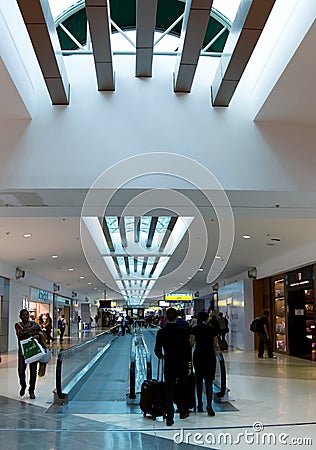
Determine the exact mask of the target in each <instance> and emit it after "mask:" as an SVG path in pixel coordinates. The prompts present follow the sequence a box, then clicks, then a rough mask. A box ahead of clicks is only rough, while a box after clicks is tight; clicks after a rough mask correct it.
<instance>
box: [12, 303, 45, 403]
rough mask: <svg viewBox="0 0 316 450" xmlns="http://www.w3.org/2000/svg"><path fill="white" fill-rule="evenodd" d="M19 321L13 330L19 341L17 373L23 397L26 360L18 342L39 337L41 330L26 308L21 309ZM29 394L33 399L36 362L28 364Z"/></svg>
mask: <svg viewBox="0 0 316 450" xmlns="http://www.w3.org/2000/svg"><path fill="white" fill-rule="evenodd" d="M19 317H20V319H21V321H20V322H17V323H15V324H14V328H15V332H16V335H17V338H18V343H19V352H18V375H19V381H20V386H21V389H20V396H21V397H23V396H24V394H25V390H26V386H27V385H26V376H25V375H26V373H25V372H26V362H25V359H24V356H23V353H22V349H21V344H20V342H21V341H23V340H24V339H28V338H30V337H34V338H37V339H39V338H40V333H41V332H42V329H41V327H40V326H39V325H38V324H37V323H36V322H33V321H32V322H31V321H30V315H29V312H28V310H27V309H21V311H20V315H19ZM29 371H30V377H29V395H30V399H32V400H33V399H35V384H36V375H37V362H32V363H30V364H29Z"/></svg>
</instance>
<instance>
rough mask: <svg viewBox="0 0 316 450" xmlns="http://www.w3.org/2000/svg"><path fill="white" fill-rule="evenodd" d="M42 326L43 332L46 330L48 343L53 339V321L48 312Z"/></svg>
mask: <svg viewBox="0 0 316 450" xmlns="http://www.w3.org/2000/svg"><path fill="white" fill-rule="evenodd" d="M44 328H45V332H46V342H47V344H48V345H49V344H50V341H52V343H53V342H54V340H55V338H53V336H52V329H53V321H52V318H51V316H50V315H49V313H46V319H45V321H44Z"/></svg>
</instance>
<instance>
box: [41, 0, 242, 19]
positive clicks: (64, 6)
mask: <svg viewBox="0 0 316 450" xmlns="http://www.w3.org/2000/svg"><path fill="white" fill-rule="evenodd" d="M80 3H82V0H49V4H50V7H51V11H52V14H53V17H54V19H56V17H58V16H59V15H60V14H62V13H63V12H64V11H67V10H68V9H69V8H70V7H72V6H74V5H77V4H80ZM239 4H240V0H214V2H213V8H214V9H216V10H217V11H219V12H220V13H221V14H222V15H223V16H224V17H226V18H227V19H228V20H229V21H230V22H231V23H232V22H233V21H234V18H235V16H236V12H237V9H238V6H239Z"/></svg>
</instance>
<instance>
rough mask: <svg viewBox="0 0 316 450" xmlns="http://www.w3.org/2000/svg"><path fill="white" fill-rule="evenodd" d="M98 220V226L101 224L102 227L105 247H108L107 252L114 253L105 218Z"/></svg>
mask: <svg viewBox="0 0 316 450" xmlns="http://www.w3.org/2000/svg"><path fill="white" fill-rule="evenodd" d="M99 220H100V224H101V227H102V230H103V234H104V237H105V240H106V243H107V245H108V247H109V250H110V252H114V251H115V247H114V244H113V241H112V238H111V233H110V230H109V227H108V224H107V221H106V219H105V217H102V218H100V219H99Z"/></svg>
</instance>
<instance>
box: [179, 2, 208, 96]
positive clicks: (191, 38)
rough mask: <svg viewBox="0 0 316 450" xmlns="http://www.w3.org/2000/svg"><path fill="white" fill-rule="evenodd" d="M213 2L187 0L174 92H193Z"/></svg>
mask: <svg viewBox="0 0 316 450" xmlns="http://www.w3.org/2000/svg"><path fill="white" fill-rule="evenodd" d="M212 3H213V0H187V1H186V4H185V11H184V18H183V23H182V30H181V36H180V44H179V50H178V57H177V61H176V67H175V71H174V74H173V83H174V92H191V88H192V83H193V79H194V75H195V71H196V67H197V64H198V60H199V57H200V53H201V49H202V46H203V41H204V38H205V33H206V29H207V26H208V22H209V19H210V12H211V8H212Z"/></svg>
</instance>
